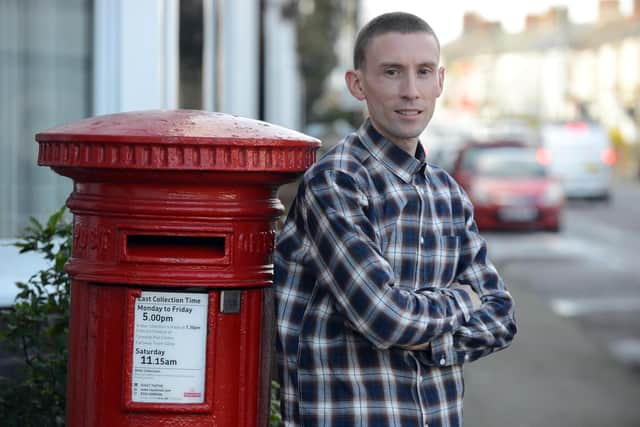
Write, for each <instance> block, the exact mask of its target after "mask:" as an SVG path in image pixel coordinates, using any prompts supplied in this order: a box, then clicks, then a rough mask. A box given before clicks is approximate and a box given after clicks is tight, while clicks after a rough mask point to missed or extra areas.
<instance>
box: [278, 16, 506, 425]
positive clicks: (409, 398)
mask: <svg viewBox="0 0 640 427" xmlns="http://www.w3.org/2000/svg"><path fill="white" fill-rule="evenodd" d="M439 55H440V47H439V43H438V39H437V38H436V35H435V34H434V32H433V30H432V29H431V28H430V27H429V25H428V24H427V23H426V22H424V21H423V20H422V19H420V18H418V17H416V16H414V15H410V14H406V13H391V14H385V15H381V16H379V17H377V18H375V19H373V20H372V21H371V22H370V23H368V24H367V25H366V26H365V27H364V28H363V29H362V30H361V31H360V33H359V34H358V37H357V40H356V45H355V51H354V69H353V70H350V71H348V72H347V73H346V76H345V79H346V84H347V88H348V89H349V91H350V93H351V94H352V95H353V96H354V97H355V98H357V99H358V100H361V101H365V102H366V105H367V107H368V111H369V119H368V120H366V121H365V123H364V124H363V125H362V127H361V128H360V129H359V130H358V131H357V132H356V133H354V134H351V135H348V136H347V137H346V138H345V139H344V140H343V141H341V142H340V143H339V144H337V145H336V147H334V148H333V149H331V150H330V151H329V152H328V153H327V154H326V155H325V156H323V158H322V159H320V160H319V161H318V162H317V163H316V164H315V165H314V166H313V167H312V168H310V169H309V170H308V171H307V173H306V174H305V176H304V179H303V181H302V183H301V184H300V187H299V189H298V193H297V196H296V198H295V200H294V202H293V204H292V206H291V209H290V212H289V216H288V218H287V220H286V223H285V225H284V228H283V230H282V232H281V233H280V235H279V237H278V241H277V247H276V254H275V265H276V266H275V289H276V314H277V328H278V330H277V350H278V357H279V360H278V362H279V379H280V381H281V385H282V389H281V391H282V400H281V405H282V415H283V419H284V422H285V425H287V426H298V425H304V426H385V427H386V426H411V427H415V426H425V425H428V426H430V427H437V426H460V425H462V396H463V391H464V385H463V378H462V364H463V363H464V362H470V361H473V360H475V359H478V358H479V357H482V356H485V355H487V354H489V353H492V352H494V351H497V350H500V349H503V348H505V347H507V346H508V345H509V343H510V342H511V340H512V339H513V336H514V334H515V333H516V326H515V321H514V313H513V301H512V299H511V296H510V294H509V293H508V292H507V290H506V288H505V285H504V283H503V282H502V279H501V278H500V276H499V275H498V273H497V271H496V269H495V268H494V266H493V265H492V264H491V262H490V261H489V260H488V258H487V250H486V245H485V241H484V240H483V239H482V238H481V237H480V236H479V235H478V230H477V227H476V225H475V223H474V220H473V208H472V205H471V203H470V201H469V199H468V198H467V196H466V194H465V193H464V192H463V190H462V189H461V188H460V187H459V186H458V184H456V183H455V182H454V181H453V180H452V179H451V177H449V175H447V174H446V173H445V172H444V171H443V170H442V169H440V168H438V167H437V166H434V165H431V164H428V163H427V162H426V160H425V152H424V150H423V148H422V147H421V145H420V143H419V140H418V136H419V135H420V134H421V133H422V131H423V130H424V129H425V127H426V126H427V123H428V122H429V120H430V119H431V116H432V114H433V111H434V108H435V102H436V99H437V98H438V97H439V96H440V94H441V92H442V85H443V82H444V69H443V68H442V67H440V66H439Z"/></svg>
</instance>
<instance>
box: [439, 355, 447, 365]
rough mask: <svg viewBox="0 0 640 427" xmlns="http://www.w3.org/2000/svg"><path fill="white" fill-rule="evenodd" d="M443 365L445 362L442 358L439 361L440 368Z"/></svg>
mask: <svg viewBox="0 0 640 427" xmlns="http://www.w3.org/2000/svg"><path fill="white" fill-rule="evenodd" d="M445 363H447V361H446V360H445V358H444V357H443V358H442V359H440V366H444V364H445Z"/></svg>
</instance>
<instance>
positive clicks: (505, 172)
mask: <svg viewBox="0 0 640 427" xmlns="http://www.w3.org/2000/svg"><path fill="white" fill-rule="evenodd" d="M469 154H470V156H469V159H468V160H469V166H470V167H469V169H470V170H471V171H472V172H473V173H474V174H476V175H480V176H487V177H504V178H531V177H543V176H547V170H546V168H545V167H544V166H543V165H542V164H540V163H539V162H538V161H537V159H536V150H535V149H530V148H522V147H499V148H485V149H482V148H480V149H475V150H471V152H470V153H469Z"/></svg>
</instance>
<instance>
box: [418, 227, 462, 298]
mask: <svg viewBox="0 0 640 427" xmlns="http://www.w3.org/2000/svg"><path fill="white" fill-rule="evenodd" d="M460 240H461V239H460V237H458V236H434V237H433V239H432V242H431V245H430V247H429V248H428V250H427V251H426V256H427V260H426V261H427V271H428V275H427V280H428V281H429V282H431V283H432V286H437V287H441V286H448V285H449V284H451V282H453V281H454V280H455V278H456V272H457V270H458V262H459V260H460Z"/></svg>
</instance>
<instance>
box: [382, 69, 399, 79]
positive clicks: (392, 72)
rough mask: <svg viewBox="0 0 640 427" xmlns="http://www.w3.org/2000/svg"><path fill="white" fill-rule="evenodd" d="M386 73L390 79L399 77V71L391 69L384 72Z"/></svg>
mask: <svg viewBox="0 0 640 427" xmlns="http://www.w3.org/2000/svg"><path fill="white" fill-rule="evenodd" d="M384 73H385V74H386V75H387V76H389V77H395V76H397V75H398V70H396V69H393V68H390V69H387V70H385V71H384Z"/></svg>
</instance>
